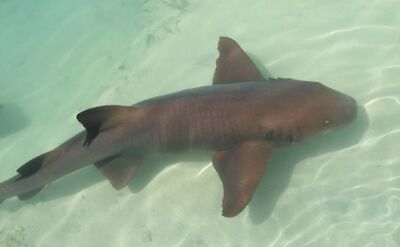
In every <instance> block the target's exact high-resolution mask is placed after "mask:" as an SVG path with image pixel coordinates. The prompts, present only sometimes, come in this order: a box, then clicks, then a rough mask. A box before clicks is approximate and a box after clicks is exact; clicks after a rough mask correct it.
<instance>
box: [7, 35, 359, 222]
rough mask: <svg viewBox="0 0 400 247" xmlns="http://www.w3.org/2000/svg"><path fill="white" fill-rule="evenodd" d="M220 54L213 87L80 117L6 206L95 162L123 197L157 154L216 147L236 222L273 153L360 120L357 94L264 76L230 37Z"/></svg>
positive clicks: (14, 186) (22, 173)
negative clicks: (77, 127)
mask: <svg viewBox="0 0 400 247" xmlns="http://www.w3.org/2000/svg"><path fill="white" fill-rule="evenodd" d="M218 51H219V57H218V58H217V60H216V69H215V72H214V76H213V79H212V85H209V86H202V87H197V88H191V89H187V90H183V91H179V92H175V93H171V94H167V95H162V96H157V97H154V98H150V99H147V100H143V101H141V102H138V103H136V104H134V105H132V106H121V105H105V106H99V107H95V108H91V109H88V110H85V111H83V112H81V113H79V114H78V115H77V120H78V121H79V122H80V123H81V124H82V125H83V126H84V128H85V130H84V131H82V132H81V133H78V134H77V135H75V136H73V137H72V138H71V139H69V140H67V141H66V142H64V143H62V144H61V145H60V146H58V147H56V148H54V149H53V150H50V151H48V152H45V153H43V154H41V155H39V156H37V157H35V158H33V159H32V160H30V161H28V162H26V163H25V164H24V165H22V166H21V167H19V168H18V169H17V175H15V176H14V177H12V178H10V179H8V180H6V181H4V182H2V183H0V201H3V200H5V199H7V198H10V197H14V196H17V197H18V198H19V199H21V200H26V199H29V198H31V197H33V196H34V195H36V194H37V193H38V192H39V191H40V190H41V189H42V188H43V187H45V186H46V185H47V184H49V183H50V182H52V181H54V180H56V179H58V178H60V177H62V176H64V175H67V174H69V173H71V172H73V171H75V170H77V169H80V168H82V167H84V166H87V165H91V164H94V165H95V166H96V167H97V168H98V170H99V171H100V172H101V173H102V174H103V175H104V176H105V178H107V179H108V180H109V181H110V183H111V185H112V186H113V187H114V188H115V189H116V190H120V189H122V188H124V187H125V186H126V185H127V184H128V183H129V181H130V180H131V179H132V178H133V177H134V176H135V174H136V173H137V172H138V170H139V168H140V167H141V165H142V164H143V162H144V161H145V160H146V158H147V157H149V156H150V155H152V154H154V153H178V152H185V151H188V150H208V151H210V153H212V164H213V166H214V168H215V170H216V172H217V173H218V175H219V178H220V179H221V181H222V187H223V200H222V208H223V209H222V215H223V216H225V217H233V216H236V215H238V214H239V213H240V212H242V211H243V209H244V208H245V207H246V206H247V205H248V203H249V202H250V200H251V198H252V195H253V193H254V191H255V190H256V188H257V185H258V184H259V182H260V180H261V179H262V177H263V174H264V173H265V170H266V167H267V164H268V157H269V156H270V154H271V152H272V150H273V149H275V148H279V147H282V146H287V145H291V144H294V143H297V142H301V140H302V139H303V138H305V137H308V136H311V135H315V134H319V133H325V132H327V131H330V130H332V129H336V128H338V127H340V126H344V125H346V124H349V123H350V122H352V121H353V120H354V119H355V118H356V115H357V106H356V105H357V104H356V101H355V100H354V98H352V97H351V96H348V95H346V94H344V93H341V92H339V91H336V90H334V89H331V88H329V87H327V86H325V85H323V84H321V83H319V82H312V81H302V80H295V79H289V78H265V77H264V76H263V75H262V73H261V72H260V70H259V69H258V68H257V66H256V65H255V63H254V62H253V61H252V59H251V58H250V57H249V56H248V55H247V54H246V52H245V51H244V50H243V49H242V48H241V47H240V46H239V44H238V43H237V42H236V41H235V40H233V39H231V38H229V37H220V38H219V43H218Z"/></svg>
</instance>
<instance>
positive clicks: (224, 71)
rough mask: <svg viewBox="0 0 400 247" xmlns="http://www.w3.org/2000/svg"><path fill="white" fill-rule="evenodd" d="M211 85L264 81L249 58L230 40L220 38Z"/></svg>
mask: <svg viewBox="0 0 400 247" xmlns="http://www.w3.org/2000/svg"><path fill="white" fill-rule="evenodd" d="M218 51H219V57H218V59H217V62H216V63H217V67H216V69H215V73H214V78H213V84H223V83H235V82H245V81H263V80H265V79H264V77H263V76H262V74H261V72H260V71H259V70H258V68H257V66H256V65H255V64H254V63H253V61H251V59H250V57H249V56H248V55H247V54H246V53H245V52H244V51H243V50H242V48H240V46H239V45H238V44H237V43H236V42H235V41H234V40H233V39H231V38H228V37H220V39H219V43H218Z"/></svg>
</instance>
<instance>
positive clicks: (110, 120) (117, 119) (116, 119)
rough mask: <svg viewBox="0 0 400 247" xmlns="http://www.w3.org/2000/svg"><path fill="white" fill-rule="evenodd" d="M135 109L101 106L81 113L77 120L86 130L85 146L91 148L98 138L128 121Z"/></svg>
mask: <svg viewBox="0 0 400 247" xmlns="http://www.w3.org/2000/svg"><path fill="white" fill-rule="evenodd" d="M134 109H135V108H133V107H129V106H116V105H108V106H99V107H95V108H91V109H88V110H86V111H83V112H81V113H79V114H78V115H77V116H76V118H77V119H78V121H79V122H81V123H82V125H83V126H84V127H85V128H86V140H85V142H84V144H83V145H84V146H89V145H90V143H91V142H92V141H93V140H94V139H95V138H96V136H97V135H98V134H99V133H100V132H101V131H102V130H105V129H109V128H112V127H114V126H116V125H118V124H119V123H121V122H123V121H124V120H126V119H127V118H128V117H129V116H130V113H131V112H132V111H134Z"/></svg>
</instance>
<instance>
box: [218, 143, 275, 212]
mask: <svg viewBox="0 0 400 247" xmlns="http://www.w3.org/2000/svg"><path fill="white" fill-rule="evenodd" d="M271 150H272V146H271V144H269V143H267V142H263V141H249V142H245V143H242V144H240V145H238V146H236V147H234V148H232V149H229V150H224V151H217V152H215V153H214V155H213V164H214V167H215V169H216V170H217V172H218V175H219V177H220V178H221V180H222V183H223V187H224V199H223V203H222V207H223V211H222V215H223V216H226V217H233V216H235V215H237V214H239V213H240V212H241V211H242V210H243V209H244V208H245V207H246V205H247V204H248V203H249V201H250V199H251V197H252V195H253V193H254V191H255V189H256V187H257V185H258V183H259V182H260V180H261V178H262V176H263V174H264V170H265V168H266V165H267V158H268V156H269V154H270V152H271Z"/></svg>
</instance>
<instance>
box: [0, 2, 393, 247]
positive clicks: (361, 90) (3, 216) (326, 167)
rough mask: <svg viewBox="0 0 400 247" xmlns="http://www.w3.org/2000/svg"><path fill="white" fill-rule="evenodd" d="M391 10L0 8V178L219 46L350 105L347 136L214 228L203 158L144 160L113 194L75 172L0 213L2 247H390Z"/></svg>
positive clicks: (341, 134) (188, 72)
mask: <svg viewBox="0 0 400 247" xmlns="http://www.w3.org/2000/svg"><path fill="white" fill-rule="evenodd" d="M399 9H400V2H399V1H395V0H378V1H363V0H355V1H345V0H338V1H330V2H324V3H322V2H320V1H314V0H306V1H288V0H281V1H261V0H258V1H245V0H240V1H239V0H238V1H228V0H220V1H214V0H203V1H193V0H162V1H157V0H138V1H133V0H115V1H106V0H89V1H78V0H71V1H52V0H35V1H28V0H0V54H1V55H0V57H1V59H0V105H1V106H0V163H1V166H0V180H4V179H7V178H9V177H11V176H13V175H14V174H15V169H16V168H17V167H19V166H20V165H21V164H23V163H24V162H26V161H27V160H29V159H31V158H32V157H34V156H36V155H38V154H40V153H43V152H45V151H47V150H49V149H51V148H53V147H55V146H56V145H58V144H60V143H61V142H63V141H64V140H66V139H67V138H69V137H70V136H72V135H73V134H74V133H76V132H78V131H80V130H81V129H82V127H81V126H80V124H79V123H78V122H77V121H76V119H75V115H76V114H77V113H78V112H80V111H82V110H84V109H87V108H89V107H92V106H97V105H103V104H124V105H130V104H132V103H135V102H137V101H139V100H143V99H146V98H149V97H152V96H156V95H160V94H165V93H168V92H172V91H176V90H180V89H184V88H190V87H195V86H201V85H207V84H209V83H210V81H211V78H212V74H213V70H214V64H215V58H216V57H217V50H216V45H217V40H218V37H219V36H222V35H224V36H230V37H233V38H235V39H236V40H237V41H238V42H239V43H240V44H241V45H242V47H243V48H244V49H246V50H247V51H248V52H249V53H250V54H251V55H252V57H254V58H255V59H256V61H257V63H258V64H259V65H260V66H262V67H263V68H264V73H265V74H268V75H271V76H275V77H278V76H279V77H291V78H297V79H304V80H314V81H320V82H323V83H324V84H326V85H327V86H329V87H332V88H335V89H337V90H339V91H342V92H344V93H347V94H349V95H352V96H353V97H354V98H356V99H357V101H358V102H359V104H360V112H361V114H360V117H359V118H358V119H357V121H356V122H355V123H354V124H352V125H351V126H349V127H347V128H345V129H341V130H338V131H336V132H332V133H330V134H328V135H326V136H321V137H316V138H313V139H310V140H305V141H304V142H303V143H302V144H298V145H294V146H292V147H289V148H284V149H281V150H277V151H276V152H274V153H273V155H272V157H271V161H270V165H269V167H268V171H267V174H266V175H265V177H264V179H263V181H262V183H261V184H260V186H259V188H258V189H257V191H256V194H255V196H254V198H253V200H252V202H251V204H250V205H249V206H248V207H247V208H246V209H245V211H244V212H243V213H242V214H240V215H239V216H238V217H235V218H233V219H226V218H223V217H222V216H221V213H220V212H221V207H220V205H221V200H222V185H221V182H220V181H219V179H218V176H217V174H216V172H215V171H214V169H213V167H212V165H211V164H210V156H209V155H208V154H196V155H192V154H189V155H185V157H167V158H162V159H158V160H157V159H155V160H154V162H152V164H150V165H148V166H146V167H143V169H142V170H141V171H140V173H139V174H138V175H137V177H135V178H134V179H133V181H132V183H131V184H130V186H129V187H130V188H126V189H123V190H121V191H118V192H117V191H114V190H113V189H112V187H111V186H110V185H109V183H108V182H107V181H105V180H104V179H103V178H102V176H101V175H100V174H99V172H98V171H97V170H96V169H95V168H94V167H93V166H89V167H87V168H84V169H82V170H79V171H77V172H75V173H73V174H70V175H68V176H66V177H63V178H62V179H60V180H58V181H56V182H54V183H52V184H50V185H49V186H47V187H46V188H45V189H44V190H43V191H42V192H40V194H38V196H37V197H35V198H34V199H32V200H30V201H27V202H20V201H18V200H17V199H14V198H13V199H10V200H7V201H5V202H4V203H3V204H1V205H0V246H1V247H19V246H24V247H25V246H34V247H36V246H40V247H54V246H58V247H64V246H65V247H67V246H84V247H91V246H93V247H95V246H96V247H97V246H116V247H120V246H121V247H122V246H238V247H242V246H295V247H297V246H351V247H353V246H379V247H381V246H400V156H399V150H400V142H399V137H400V127H399V123H400V83H399V78H400V56H399V54H400V28H399V27H400V15H399V14H398V10H399Z"/></svg>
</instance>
